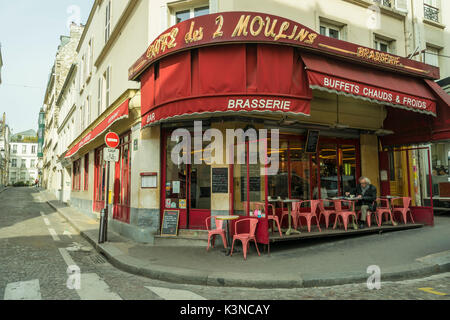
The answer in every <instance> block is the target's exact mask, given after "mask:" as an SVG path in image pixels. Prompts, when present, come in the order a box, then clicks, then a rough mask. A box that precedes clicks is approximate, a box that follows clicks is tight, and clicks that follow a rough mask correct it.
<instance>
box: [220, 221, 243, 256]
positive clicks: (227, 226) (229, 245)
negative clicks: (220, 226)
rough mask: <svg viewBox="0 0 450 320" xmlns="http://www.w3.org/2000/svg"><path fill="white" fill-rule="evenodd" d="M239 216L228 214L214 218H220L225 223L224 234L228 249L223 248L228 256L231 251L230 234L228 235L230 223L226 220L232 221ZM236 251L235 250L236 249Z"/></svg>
mask: <svg viewBox="0 0 450 320" xmlns="http://www.w3.org/2000/svg"><path fill="white" fill-rule="evenodd" d="M239 217H240V216H237V215H228V216H215V217H214V218H215V219H216V220H222V221H223V222H224V223H225V234H226V237H227V242H228V249H227V250H225V255H227V256H229V255H230V252H231V242H232V239H231V235H230V233H231V232H230V224H229V222H228V221H232V220H237V219H239ZM236 252H237V251H236Z"/></svg>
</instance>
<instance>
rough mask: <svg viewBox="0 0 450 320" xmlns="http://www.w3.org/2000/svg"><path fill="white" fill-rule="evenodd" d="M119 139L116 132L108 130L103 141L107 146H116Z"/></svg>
mask: <svg viewBox="0 0 450 320" xmlns="http://www.w3.org/2000/svg"><path fill="white" fill-rule="evenodd" d="M119 142H120V139H119V136H118V135H117V133H115V132H108V133H107V134H106V135H105V143H106V145H107V146H108V147H109V148H117V146H118V145H119Z"/></svg>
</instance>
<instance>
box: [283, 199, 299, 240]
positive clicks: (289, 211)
mask: <svg viewBox="0 0 450 320" xmlns="http://www.w3.org/2000/svg"><path fill="white" fill-rule="evenodd" d="M288 213H289V215H288V219H289V227H288V230H287V231H286V235H287V236H288V235H290V234H291V233H300V231H298V230H295V229H292V227H291V206H289V205H288Z"/></svg>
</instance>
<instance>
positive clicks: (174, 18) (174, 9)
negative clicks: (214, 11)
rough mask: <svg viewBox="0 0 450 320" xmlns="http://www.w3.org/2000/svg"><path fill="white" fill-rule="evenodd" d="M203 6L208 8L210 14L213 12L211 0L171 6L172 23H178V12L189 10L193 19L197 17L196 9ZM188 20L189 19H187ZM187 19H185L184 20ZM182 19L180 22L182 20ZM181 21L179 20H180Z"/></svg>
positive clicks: (190, 17)
mask: <svg viewBox="0 0 450 320" xmlns="http://www.w3.org/2000/svg"><path fill="white" fill-rule="evenodd" d="M201 8H208V14H209V13H211V7H210V5H209V2H206V3H204V4H197V5H190V6H180V7H172V8H171V19H170V20H171V25H175V24H177V13H179V12H184V11H189V18H188V19H192V18H195V17H196V16H195V10H196V9H201ZM186 20H187V19H186ZM182 21H185V20H182ZM182 21H180V22H182ZM178 23H179V22H178Z"/></svg>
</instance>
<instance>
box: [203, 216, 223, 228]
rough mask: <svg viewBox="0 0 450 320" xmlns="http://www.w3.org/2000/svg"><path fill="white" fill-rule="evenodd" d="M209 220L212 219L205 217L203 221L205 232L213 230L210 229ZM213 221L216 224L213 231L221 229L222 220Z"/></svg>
mask: <svg viewBox="0 0 450 320" xmlns="http://www.w3.org/2000/svg"><path fill="white" fill-rule="evenodd" d="M211 218H212V217H207V218H206V219H205V223H206V230H208V231H211V230H213V229H211ZM214 221H215V222H216V228H215V229H214V230H219V229H222V226H223V221H222V220H217V219H214Z"/></svg>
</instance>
